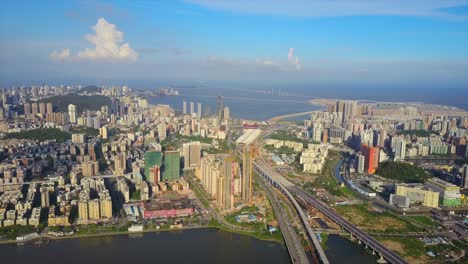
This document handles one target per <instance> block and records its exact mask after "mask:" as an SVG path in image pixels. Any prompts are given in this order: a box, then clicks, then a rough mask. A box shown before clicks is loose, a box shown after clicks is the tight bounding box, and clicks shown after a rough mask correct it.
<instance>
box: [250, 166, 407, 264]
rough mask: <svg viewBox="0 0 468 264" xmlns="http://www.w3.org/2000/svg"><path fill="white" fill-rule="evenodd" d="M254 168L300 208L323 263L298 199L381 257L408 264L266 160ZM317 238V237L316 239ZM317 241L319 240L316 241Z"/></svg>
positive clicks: (326, 261)
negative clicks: (275, 169)
mask: <svg viewBox="0 0 468 264" xmlns="http://www.w3.org/2000/svg"><path fill="white" fill-rule="evenodd" d="M254 169H255V170H256V171H257V172H258V173H259V174H260V175H261V176H262V177H264V178H265V179H267V180H268V181H269V182H270V183H271V184H272V185H273V186H275V187H276V188H278V189H280V190H281V191H282V192H283V193H285V194H286V195H287V196H288V198H289V199H290V200H291V202H292V203H293V204H294V206H295V207H296V209H297V210H298V212H299V214H300V215H301V218H302V221H303V222H304V225H306V227H308V228H307V231H308V233H309V236H310V237H311V239H312V242H313V243H314V246H316V250H317V252H318V253H319V256H320V260H321V261H322V262H323V263H328V260H327V258H326V256H325V253H324V252H323V250H322V248H321V246H320V243H318V241H317V238H316V235H315V233H314V232H313V231H312V229H311V228H310V226H309V224H308V221H307V218H305V219H304V218H303V217H302V215H304V212H303V211H302V208H301V207H300V206H299V204H298V202H297V200H300V201H301V202H303V203H306V204H310V205H311V206H313V207H314V208H316V209H317V210H319V211H320V212H321V213H323V214H324V215H325V216H327V217H328V218H330V219H331V220H332V221H334V222H335V223H337V224H338V225H339V226H341V227H342V228H343V229H344V230H346V231H348V232H349V233H350V234H351V235H352V236H354V237H355V238H356V239H358V241H359V242H361V243H364V244H365V245H366V246H368V247H370V248H371V249H372V250H373V251H374V252H377V253H378V254H379V255H380V257H381V258H383V259H385V260H386V261H388V262H390V263H394V264H406V263H407V262H406V261H405V260H404V259H403V258H402V257H400V256H399V255H398V254H396V253H394V252H393V251H391V250H390V249H388V248H386V247H385V246H383V245H382V244H380V242H378V241H377V240H376V239H374V238H373V237H371V236H370V235H368V234H367V233H365V232H364V231H362V230H360V229H359V228H357V227H356V226H354V225H353V224H351V223H350V222H348V221H347V220H346V219H344V218H343V217H341V216H340V215H339V214H338V213H336V212H335V211H334V210H333V209H331V208H329V207H328V206H327V205H325V204H324V203H322V202H321V201H319V200H318V199H317V198H316V197H314V196H313V195H311V194H309V193H307V192H305V191H304V190H302V189H300V188H299V187H297V186H295V185H294V184H293V183H291V182H290V181H288V180H287V179H285V178H284V177H283V176H281V175H280V174H278V173H277V172H275V171H274V170H273V169H272V168H271V166H270V165H269V164H268V163H267V162H266V161H264V160H261V159H260V160H257V161H255V163H254ZM304 217H305V215H304ZM314 238H315V239H314ZM315 241H317V242H315Z"/></svg>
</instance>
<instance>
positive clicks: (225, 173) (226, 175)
mask: <svg viewBox="0 0 468 264" xmlns="http://www.w3.org/2000/svg"><path fill="white" fill-rule="evenodd" d="M232 167H233V159H232V157H231V156H228V155H226V156H225V157H224V158H223V165H222V172H221V173H222V177H221V178H223V179H224V180H223V186H224V187H223V192H224V199H223V200H224V203H223V209H224V210H226V211H231V210H233V209H234V175H233V173H234V171H233V168H232Z"/></svg>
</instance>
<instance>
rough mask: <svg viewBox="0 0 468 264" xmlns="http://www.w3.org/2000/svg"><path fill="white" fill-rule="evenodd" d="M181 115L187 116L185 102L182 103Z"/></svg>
mask: <svg viewBox="0 0 468 264" xmlns="http://www.w3.org/2000/svg"><path fill="white" fill-rule="evenodd" d="M182 113H183V114H184V115H186V114H187V102H186V101H184V102H183V103H182Z"/></svg>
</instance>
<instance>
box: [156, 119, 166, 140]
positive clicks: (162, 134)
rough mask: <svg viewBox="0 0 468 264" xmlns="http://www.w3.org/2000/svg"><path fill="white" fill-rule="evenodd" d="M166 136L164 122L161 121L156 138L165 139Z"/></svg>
mask: <svg viewBox="0 0 468 264" xmlns="http://www.w3.org/2000/svg"><path fill="white" fill-rule="evenodd" d="M166 136H167V129H166V123H164V122H162V123H160V124H159V125H158V138H159V140H165V139H166Z"/></svg>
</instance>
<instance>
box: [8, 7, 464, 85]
mask: <svg viewBox="0 0 468 264" xmlns="http://www.w3.org/2000/svg"><path fill="white" fill-rule="evenodd" d="M1 5H2V6H1V8H0V33H1V34H0V61H1V62H2V63H1V64H0V85H13V84H16V85H21V84H30V83H43V82H47V83H70V82H82V83H89V82H97V83H102V84H105V83H114V84H117V83H122V82H125V83H127V82H130V83H131V82H132V81H137V80H138V81H140V83H143V81H145V82H146V83H149V84H151V83H164V82H167V83H187V84H188V83H193V84H198V83H206V82H217V83H220V82H221V83H222V82H235V83H244V84H263V85H269V84H278V83H280V84H309V83H311V84H312V83H348V82H352V83H354V84H359V83H366V84H369V83H372V84H382V85H390V84H402V83H405V84H408V83H411V84H420V85H426V84H431V85H436V84H439V86H441V87H442V86H444V85H445V86H447V85H448V86H459V87H467V85H468V0H412V1H403V0H355V1H349V0H289V1H280V0H268V1H267V0H258V1H253V0H237V1H227V0H189V1H174V0H167V1H149V0H146V1H144V0H133V1H131V0H121V1H93V0H88V1H84V0H83V1H73V0H72V1H46V0H44V1H22V0H18V1H5V2H4V3H2V4H1ZM93 27H95V28H93ZM95 29H96V30H95ZM467 90H468V88H467Z"/></svg>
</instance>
